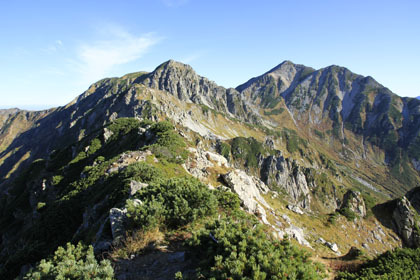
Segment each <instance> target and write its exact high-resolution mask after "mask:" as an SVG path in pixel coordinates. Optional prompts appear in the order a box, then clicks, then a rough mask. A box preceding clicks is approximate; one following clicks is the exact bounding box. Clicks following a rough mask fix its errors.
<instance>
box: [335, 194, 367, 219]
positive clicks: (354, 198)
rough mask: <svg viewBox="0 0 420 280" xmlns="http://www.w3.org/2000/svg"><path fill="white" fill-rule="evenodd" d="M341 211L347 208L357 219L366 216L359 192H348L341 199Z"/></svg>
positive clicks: (363, 202)
mask: <svg viewBox="0 0 420 280" xmlns="http://www.w3.org/2000/svg"><path fill="white" fill-rule="evenodd" d="M340 208H341V209H344V208H349V209H350V210H351V211H353V212H354V213H355V214H356V215H357V216H359V217H365V216H366V206H365V201H364V200H363V197H362V195H361V193H360V192H358V191H352V190H348V191H347V192H346V193H345V194H344V197H343V203H342V204H341V207H340Z"/></svg>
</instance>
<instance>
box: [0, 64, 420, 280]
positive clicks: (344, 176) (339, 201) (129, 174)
mask: <svg viewBox="0 0 420 280" xmlns="http://www.w3.org/2000/svg"><path fill="white" fill-rule="evenodd" d="M419 104H420V101H418V100H415V99H409V98H400V97H398V96H396V95H395V94H393V93H392V92H390V91H389V89H387V88H385V87H383V86H382V85H380V84H379V83H377V82H376V81H375V80H374V79H373V78H371V77H363V76H360V75H357V74H354V73H352V72H351V71H349V70H348V69H346V68H344V67H338V66H330V67H326V68H322V69H319V70H315V69H312V68H309V67H306V66H303V65H295V64H293V63H292V62H290V61H285V62H283V63H281V64H279V65H278V66H276V67H274V68H272V69H271V70H269V71H268V72H266V73H264V74H263V75H260V76H258V77H255V78H252V79H250V80H248V81H247V82H246V83H244V84H242V85H240V86H238V87H237V88H236V89H233V88H229V89H226V88H224V87H221V86H219V85H217V84H216V83H215V82H213V81H210V80H208V79H207V78H205V77H202V76H200V75H198V74H197V73H196V72H195V71H194V69H193V68H192V67H191V66H189V65H186V64H183V63H179V62H176V61H173V60H169V61H166V62H164V63H162V64H160V65H159V66H157V67H156V69H154V70H153V71H152V72H135V73H130V74H126V75H124V76H122V77H119V78H105V79H102V80H100V81H98V82H96V83H94V84H92V85H91V86H90V87H89V88H88V89H87V90H86V91H85V92H84V93H82V94H81V95H79V96H77V97H76V98H75V99H74V100H72V101H71V102H70V103H68V104H67V105H65V106H62V107H58V108H53V109H50V110H47V111H39V112H27V111H21V110H17V109H12V110H9V111H6V110H4V111H0V174H2V177H3V178H2V179H1V181H0V183H1V184H0V202H1V203H0V213H1V216H0V225H1V226H0V237H1V238H0V242H1V243H0V245H2V248H0V258H1V260H7V262H8V264H7V265H5V266H2V264H0V271H1V273H3V271H2V270H3V268H5V271H6V273H9V275H16V273H18V272H19V269H20V268H21V266H22V265H23V264H26V263H27V262H34V261H38V260H39V259H40V258H41V257H45V256H46V255H47V254H50V253H52V250H53V249H55V247H56V246H62V245H64V242H67V241H70V240H71V241H76V240H78V239H83V240H89V241H88V242H90V243H91V244H93V245H94V247H95V250H103V249H104V248H109V245H110V244H111V243H112V242H114V241H115V240H117V237H118V236H119V237H118V238H123V237H122V236H121V235H120V234H121V231H122V232H124V230H122V229H117V228H115V226H116V225H120V226H122V225H124V222H121V220H119V219H128V218H129V217H125V214H124V213H125V212H124V211H127V208H130V209H131V210H133V209H132V208H133V207H134V208H136V207H140V208H141V210H139V211H146V212H144V213H148V215H143V214H142V217H143V218H141V219H146V220H144V222H146V223H149V222H150V221H152V220H153V219H154V218H156V217H155V216H153V215H152V212H150V213H149V212H147V211H155V210H156V211H160V210H159V207H167V206H166V204H168V205H169V204H170V203H169V202H168V203H167V202H165V203H164V204H162V203H163V202H162V201H160V202H156V201H155V202H153V203H158V204H159V205H160V206H159V205H155V204H153V205H152V204H150V207H146V206H144V207H143V206H141V205H143V203H145V205H149V204H148V203H151V201H153V198H146V197H143V196H138V197H137V200H136V199H134V197H133V195H134V194H135V193H136V192H140V194H143V195H144V194H146V193H148V192H151V193H150V195H152V197H155V194H154V192H155V191H157V190H159V192H160V194H165V195H166V193H162V192H163V190H165V188H171V187H177V188H178V187H179V189H178V190H179V191H181V192H184V191H186V190H187V189H188V188H185V187H188V186H191V187H192V186H196V185H197V182H198V181H191V180H190V179H188V180H187V181H185V180H184V179H181V180H178V181H177V178H178V177H179V176H193V177H196V178H197V179H199V180H200V181H201V182H202V183H203V184H204V185H200V189H202V190H205V193H207V194H208V195H210V192H212V190H213V189H214V188H216V190H215V192H217V191H220V190H225V189H226V188H227V189H229V190H230V191H229V192H227V193H231V192H232V193H231V195H233V196H234V197H235V198H236V199H237V200H238V199H239V200H240V201H241V205H242V207H243V209H244V210H246V211H247V212H249V213H250V214H251V215H254V218H255V219H256V222H258V221H260V222H261V223H263V224H266V225H267V229H269V230H271V231H273V232H270V236H271V235H273V236H274V237H275V238H280V239H282V238H283V236H284V235H285V234H287V235H290V236H293V237H294V238H295V239H296V240H297V242H298V243H299V244H301V245H302V246H309V248H316V250H317V252H318V250H319V252H324V253H326V255H329V254H331V253H332V252H335V253H337V254H339V249H338V248H340V250H350V246H358V245H361V246H362V247H363V248H364V249H366V251H367V252H368V254H369V255H374V254H377V253H378V252H383V251H384V250H389V249H390V248H392V247H395V246H399V245H400V244H401V242H405V243H407V244H417V243H416V240H417V239H416V238H417V235H416V233H415V231H413V228H415V225H416V223H417V222H416V221H415V217H416V215H415V211H416V210H413V209H412V207H411V206H410V203H413V206H415V207H418V203H417V202H418V194H419V192H418V191H416V192H414V193H410V195H408V194H407V197H410V201H411V202H409V201H407V200H406V199H402V200H401V199H400V200H398V199H399V197H401V196H402V195H406V193H407V191H408V190H409V189H412V188H413V187H414V186H415V185H416V184H418V182H419V181H420V180H419V178H420V177H419V174H418V171H419V170H420V152H418V151H419V150H420V149H419V147H420V140H418V139H419V138H418V134H419V128H420V105H419ZM162 177H165V178H166V177H168V178H166V179H169V181H165V180H163V181H162V180H161V179H162ZM178 179H179V178H178ZM171 180H175V181H171ZM168 182H176V183H174V184H172V183H171V184H172V185H171V184H169V185H167V183H168ZM179 182H181V183H180V185H179V186H178V185H177V184H178V183H179ZM194 182H195V183H194ZM149 183H150V186H149ZM162 184H163V185H162ZM207 186H208V187H207ZM220 186H222V187H220ZM156 188H157V189H156ZM162 188H163V189H162ZM175 193H178V191H175ZM192 194H193V196H192V197H195V195H200V192H198V189H197V192H196V191H194V192H193V193H190V194H189V193H188V192H187V193H185V195H187V196H190V195H192ZM236 195H237V197H236ZM210 196H211V195H210ZM190 197H191V196H190ZM139 198H140V199H141V200H138V199H139ZM390 198H398V199H397V200H395V201H394V202H392V203H388V204H387V203H385V204H384V206H381V207H382V208H380V207H379V210H375V209H374V208H375V207H376V206H375V204H378V203H382V202H386V201H387V200H389V199H390ZM144 199H146V200H144ZM148 199H152V200H148ZM223 199H228V200H227V201H225V202H224V203H225V206H223V207H228V206H229V205H231V204H232V205H236V206H237V207H239V201H237V202H235V201H232V200H231V199H233V198H232V197H230V198H223ZM172 200H173V199H170V201H172ZM193 200H194V199H193ZM229 200H231V201H229ZM126 201H129V202H126ZM176 201H177V202H178V200H177V199H176ZM179 202H180V203H183V200H182V199H181V200H179ZM213 202H214V201H213ZM126 203H127V204H126ZM213 204H214V203H213ZM124 205H126V206H124ZM226 205H227V206H226ZM184 206H185V205H184ZM202 206H204V207H207V206H206V205H205V203H204V204H203V205H202ZM374 206H375V207H374ZM397 206H398V207H397ZM124 207H126V208H125V209H124ZM155 207H157V208H155ZM168 207H169V206H168ZM395 207H397V208H395ZM181 208H182V207H181ZM151 209H152V210H151ZM153 209H155V210H153ZM176 209H179V207H178V206H177V207H176ZM176 209H175V210H176ZM377 209H378V208H377ZM380 209H382V210H384V209H385V210H386V211H382V212H384V213H385V212H386V213H390V214H389V215H387V216H386V217H383V216H381V215H378V213H377V212H375V211H379V212H381V210H380ZM395 209H397V210H398V212H396V214H393V212H395V211H396V210H395ZM404 209H408V210H410V211H408V212H409V215H406V214H407V213H406V212H407V211H405V210H404ZM131 210H130V211H131ZM175 210H174V211H175ZM136 211H137V210H136ZM176 211H178V210H176ZM194 211H195V210H194ZM215 212H217V211H215ZM165 213H166V212H165ZM167 213H170V212H167ZM286 213H287V215H286ZM149 214H150V215H151V216H150V215H149ZM130 215H131V214H130ZM340 215H341V216H340ZM149 216H150V217H149ZM193 216H194V215H193ZM193 216H191V217H193ZM68 217H71V219H69V220H68V223H67V222H63V221H64V220H65V219H67V218H68ZM124 217H125V218H124ZM139 217H140V216H139ZM242 217H243V216H242ZM149 218H150V219H149ZM156 219H157V220H159V219H160V218H159V219H158V218H156ZM168 219H169V220H168V221H172V225H175V226H178V225H177V223H175V222H174V219H175V220H176V219H178V217H172V216H170V215H169V216H168ZM118 220H119V221H118ZM336 220H338V221H339V223H340V225H336V224H335V223H336ZM378 221H379V222H381V223H382V224H383V225H384V228H382V226H380V225H379V222H378ZM406 221H409V222H410V227H409V228H408V229H407V228H405V227H404V226H400V225H404V224H405V222H406ZM132 222H133V221H132ZM134 222H135V221H134ZM138 222H139V221H137V223H138ZM392 223H397V224H398V225H399V227H398V228H397V229H394V228H393V226H392ZM139 225H141V226H143V224H142V222H140V224H139ZM340 226H341V227H340ZM104 229H105V230H104ZM343 229H345V230H343ZM331 231H334V235H329V234H330V233H331ZM61 232H62V233H63V234H60V238H57V240H55V242H53V244H50V243H49V242H48V239H51V238H52V236H54V235H56V234H57V233H61ZM392 232H395V233H396V234H399V235H400V236H402V237H404V236H405V235H406V233H407V234H408V233H409V234H410V238H406V239H404V238H403V241H401V239H400V238H398V237H395V236H394V235H393V233H392ZM413 232H414V233H413ZM208 236H209V234H206V235H205V236H204V237H205V238H208ZM270 238H272V237H270ZM319 238H321V239H319ZM323 238H327V239H328V242H327V241H325V240H324V239H323ZM127 240H128V239H127ZM127 240H126V241H127ZM318 240H321V241H318ZM209 242H211V244H217V241H216V243H214V239H213V241H211V240H210V241H209ZM333 242H334V243H333ZM19 244H34V245H33V246H23V247H22V248H20V247H19ZM363 244H365V245H363ZM367 244H369V245H367ZM312 246H313V247H312ZM18 247H19V248H18ZM358 247H359V246H358ZM101 248H102V249H101ZM328 248H329V249H328ZM15 249H17V251H16V250H15ZM326 250H327V252H326ZM11 251H13V252H16V253H13V255H12V256H13V257H12V259H11V262H9V261H10V259H9V252H11ZM22 252H24V253H22ZM25 252H26V253H27V254H26V253H25ZM342 252H344V251H342ZM19 254H23V256H24V257H25V260H26V261H25V262H23V263H22V261H21V260H20V255H19ZM146 254H147V252H146ZM27 255H28V256H27ZM134 258H137V257H136V256H135V255H134ZM5 262H6V261H5ZM0 263H1V262H0ZM21 271H24V270H21ZM120 273H121V272H120Z"/></svg>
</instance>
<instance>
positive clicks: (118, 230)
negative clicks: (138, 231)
mask: <svg viewBox="0 0 420 280" xmlns="http://www.w3.org/2000/svg"><path fill="white" fill-rule="evenodd" d="M126 214H127V209H119V208H112V209H111V210H109V222H110V224H111V231H112V238H113V242H114V243H118V242H119V241H120V240H121V239H122V238H123V237H124V234H125V227H124V223H125V218H126Z"/></svg>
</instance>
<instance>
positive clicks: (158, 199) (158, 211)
mask: <svg viewBox="0 0 420 280" xmlns="http://www.w3.org/2000/svg"><path fill="white" fill-rule="evenodd" d="M135 197H136V198H138V199H140V200H141V201H142V204H140V205H135V204H134V203H133V202H131V201H130V200H129V201H128V202H127V216H128V217H129V218H130V222H131V227H133V228H150V227H156V226H163V225H165V226H166V227H169V228H177V227H181V226H184V225H186V224H188V223H191V222H193V221H195V220H197V219H198V218H201V217H204V216H207V215H212V214H214V213H216V210H217V199H216V196H215V195H214V194H213V192H212V191H211V190H209V189H208V187H207V186H206V185H204V184H202V183H201V182H200V181H198V180H197V179H195V178H192V177H188V178H176V179H169V180H167V181H165V182H163V183H160V184H153V185H150V186H149V187H147V188H144V189H141V190H140V191H139V192H137V193H136V195H135Z"/></svg>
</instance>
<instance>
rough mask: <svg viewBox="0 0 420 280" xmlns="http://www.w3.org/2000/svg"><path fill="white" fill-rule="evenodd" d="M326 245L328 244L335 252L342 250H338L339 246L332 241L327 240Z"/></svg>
mask: <svg viewBox="0 0 420 280" xmlns="http://www.w3.org/2000/svg"><path fill="white" fill-rule="evenodd" d="M325 246H327V247H328V248H330V249H331V251H333V252H334V253H339V252H340V251H339V250H338V246H337V244H336V243H331V242H325Z"/></svg>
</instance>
